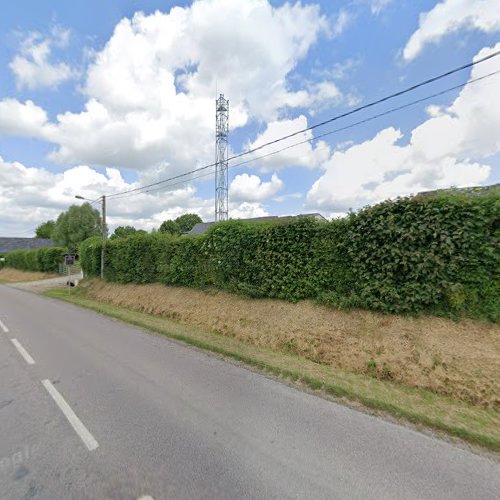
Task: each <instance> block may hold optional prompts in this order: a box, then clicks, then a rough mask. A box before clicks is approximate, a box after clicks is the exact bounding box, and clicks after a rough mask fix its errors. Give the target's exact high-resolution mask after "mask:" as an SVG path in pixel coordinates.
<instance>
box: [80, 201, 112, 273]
mask: <svg viewBox="0 0 500 500" xmlns="http://www.w3.org/2000/svg"><path fill="white" fill-rule="evenodd" d="M75 198H76V199H78V200H85V201H90V202H92V203H94V202H96V201H99V203H100V204H101V210H102V216H101V235H102V245H101V279H102V280H103V279H104V254H105V248H106V238H107V233H108V228H107V226H106V196H105V195H102V196H101V197H100V198H98V199H97V200H89V199H88V198H84V197H83V196H80V195H76V196H75Z"/></svg>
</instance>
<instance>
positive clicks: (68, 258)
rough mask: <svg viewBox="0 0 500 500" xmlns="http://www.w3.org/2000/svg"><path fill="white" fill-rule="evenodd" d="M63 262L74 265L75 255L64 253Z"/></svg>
mask: <svg viewBox="0 0 500 500" xmlns="http://www.w3.org/2000/svg"><path fill="white" fill-rule="evenodd" d="M64 263H65V264H66V265H67V266H74V265H75V256H74V255H65V256H64Z"/></svg>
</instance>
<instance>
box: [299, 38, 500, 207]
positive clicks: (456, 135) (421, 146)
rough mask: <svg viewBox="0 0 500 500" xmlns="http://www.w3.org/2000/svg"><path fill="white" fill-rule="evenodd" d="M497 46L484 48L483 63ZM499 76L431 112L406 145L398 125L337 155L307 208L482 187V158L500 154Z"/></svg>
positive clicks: (490, 65) (485, 170) (481, 70)
mask: <svg viewBox="0 0 500 500" xmlns="http://www.w3.org/2000/svg"><path fill="white" fill-rule="evenodd" d="M499 49H500V43H499V44H497V45H496V46H495V47H493V48H491V49H483V50H481V51H480V52H479V53H478V54H477V56H476V58H482V57H484V56H486V55H487V54H488V53H491V52H492V51H496V50H499ZM495 69H496V68H495V62H492V61H488V62H486V63H484V64H483V65H482V67H479V66H475V67H474V68H473V69H472V73H471V79H472V78H477V77H479V76H481V75H484V74H487V73H490V72H492V71H494V70H495ZM499 85H500V75H495V76H493V77H491V78H489V79H487V80H482V81H480V82H477V83H473V84H470V85H467V86H466V87H464V88H463V89H462V91H461V92H460V94H459V95H458V97H457V98H456V99H455V101H454V102H453V103H452V104H451V105H450V106H449V107H443V108H438V107H430V108H428V112H429V116H430V118H429V119H428V120H426V121H425V122H423V123H422V124H420V125H419V126H417V127H416V128H415V129H414V130H413V131H412V132H411V136H410V140H409V142H408V144H406V145H402V144H400V142H401V139H402V138H403V134H402V133H401V131H399V130H397V129H395V128H394V127H389V128H386V129H384V130H381V131H380V132H379V133H378V134H376V135H375V137H373V138H372V139H370V140H367V141H365V142H363V143H360V144H355V145H349V146H348V147H347V148H345V149H344V150H339V151H336V152H335V153H334V154H333V155H332V156H331V158H330V159H329V160H328V161H327V162H326V163H325V164H324V168H325V173H324V174H323V175H322V176H321V177H320V178H319V179H318V180H317V181H316V182H315V183H314V184H313V186H312V188H311V189H310V191H309V193H308V194H307V203H308V205H309V207H311V208H312V207H314V208H316V209H323V210H325V211H328V212H341V211H346V210H348V209H349V208H359V207H360V206H363V205H365V204H371V203H375V202H378V201H381V200H383V199H386V198H390V197H394V196H399V195H405V194H410V193H416V192H419V191H426V190H432V189H436V188H446V187H449V186H452V185H453V186H457V187H460V186H467V185H475V184H482V183H484V182H485V181H486V179H487V178H488V176H489V173H490V166H489V165H488V164H487V163H485V162H484V160H485V159H487V158H488V157H491V156H493V155H495V154H497V153H498V152H500V138H499V137H498V134H497V133H496V131H497V130H498V129H499V128H500V101H499V100H498V99H497V98H496V94H497V92H498V88H499Z"/></svg>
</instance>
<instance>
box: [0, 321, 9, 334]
mask: <svg viewBox="0 0 500 500" xmlns="http://www.w3.org/2000/svg"><path fill="white" fill-rule="evenodd" d="M0 328H1V329H2V330H3V331H4V332H5V333H9V329H8V328H7V327H6V326H5V323H4V322H3V321H2V320H1V319H0Z"/></svg>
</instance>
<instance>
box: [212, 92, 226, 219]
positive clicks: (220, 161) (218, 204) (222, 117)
mask: <svg viewBox="0 0 500 500" xmlns="http://www.w3.org/2000/svg"><path fill="white" fill-rule="evenodd" d="M228 133H229V100H228V99H224V94H220V96H219V97H218V98H217V99H216V100H215V222H219V221H221V220H227V219H228V175H227V158H228V153H227V150H228V142H227V136H228Z"/></svg>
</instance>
